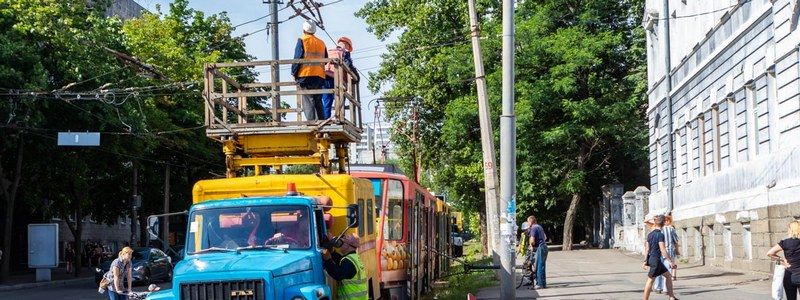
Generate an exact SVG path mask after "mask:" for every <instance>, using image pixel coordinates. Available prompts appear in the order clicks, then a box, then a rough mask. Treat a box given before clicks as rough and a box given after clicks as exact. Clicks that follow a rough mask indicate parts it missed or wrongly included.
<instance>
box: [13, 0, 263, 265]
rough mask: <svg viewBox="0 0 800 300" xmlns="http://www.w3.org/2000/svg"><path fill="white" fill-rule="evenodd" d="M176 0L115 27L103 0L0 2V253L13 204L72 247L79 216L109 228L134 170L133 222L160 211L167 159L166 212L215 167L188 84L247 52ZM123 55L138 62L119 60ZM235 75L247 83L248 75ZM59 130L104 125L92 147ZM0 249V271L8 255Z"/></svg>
mask: <svg viewBox="0 0 800 300" xmlns="http://www.w3.org/2000/svg"><path fill="white" fill-rule="evenodd" d="M187 2H188V1H186V0H178V1H176V2H175V3H174V4H172V5H171V6H170V10H169V12H168V13H165V14H164V13H161V12H160V11H159V12H157V13H155V14H149V13H146V14H145V15H144V16H143V17H142V18H140V19H136V20H131V21H127V22H126V23H124V24H123V22H121V21H120V20H118V19H116V18H106V17H105V16H104V10H105V8H106V7H107V5H108V3H109V2H107V1H93V2H92V3H93V4H92V6H87V2H86V1H85V0H66V1H54V0H45V1H33V0H15V1H5V0H0V41H8V43H0V58H2V61H0V93H2V94H3V95H2V97H0V99H2V100H3V101H0V115H2V116H4V117H3V121H4V122H3V124H4V125H3V126H1V127H0V130H1V131H3V136H4V137H8V138H4V139H2V140H0V188H1V189H0V192H2V193H0V197H2V199H3V200H4V201H3V203H4V204H5V205H4V206H3V207H2V209H3V212H4V216H5V218H4V221H5V222H4V224H3V225H4V226H3V233H4V235H3V246H2V247H3V249H11V248H12V244H11V243H12V234H11V232H12V226H13V225H12V224H13V216H14V213H15V212H18V211H20V210H21V209H25V210H29V211H35V212H37V213H40V214H43V215H45V216H53V217H60V218H61V219H63V220H65V221H66V222H67V227H69V230H70V231H71V232H72V234H73V236H74V237H75V240H76V248H77V249H81V243H80V242H81V237H82V223H83V222H81V221H82V220H83V219H84V217H86V216H91V218H92V219H94V220H97V221H100V222H104V223H109V224H112V223H115V222H116V221H117V219H118V217H120V216H121V215H125V214H127V213H128V212H129V209H130V207H131V206H130V201H129V199H130V195H132V193H133V189H134V187H133V176H132V174H133V173H134V172H135V171H137V172H138V173H139V174H140V176H139V179H138V183H139V184H138V189H139V194H141V195H143V196H144V197H143V198H144V200H145V201H144V203H143V207H142V209H141V219H140V224H144V222H143V221H144V217H145V216H146V215H147V214H151V213H155V212H161V203H162V201H161V199H163V198H164V196H165V195H163V185H164V180H163V174H164V172H165V167H166V166H167V165H170V166H172V167H173V168H172V173H174V174H175V176H172V183H173V188H172V192H171V194H173V195H170V196H172V197H171V198H172V199H179V200H178V201H174V203H176V205H173V206H172V207H173V208H175V209H183V208H185V207H187V206H188V205H189V204H190V203H191V201H190V200H189V199H190V198H191V195H190V191H191V186H192V184H193V183H194V182H195V181H197V180H198V179H202V178H207V177H210V174H209V173H213V172H217V173H221V172H223V170H224V164H223V163H222V161H223V159H222V156H221V153H220V149H219V145H217V144H215V143H213V142H212V141H211V140H210V139H207V138H206V137H205V135H204V132H203V130H202V127H201V125H202V124H203V100H202V98H201V97H200V91H199V88H198V86H199V84H198V83H197V82H198V81H199V79H201V78H202V66H203V64H204V63H206V62H217V61H231V60H248V59H250V57H249V56H248V55H247V54H246V53H245V51H244V45H243V43H242V41H241V40H238V39H235V38H233V36H232V31H233V28H232V26H231V25H230V21H229V20H228V18H227V17H226V16H225V15H224V14H221V15H212V16H204V15H203V14H202V13H201V12H197V11H194V10H192V9H189V8H188V7H187ZM133 56H135V57H137V58H138V60H139V61H140V63H131V61H130V59H120V57H127V58H129V57H133ZM143 64H148V65H150V66H152V68H147V69H149V70H147V69H145V68H143V67H142V65H143ZM152 70H156V72H157V73H158V74H159V75H162V76H155V75H154V73H153V72H152ZM142 75H144V76H142ZM237 76H239V77H240V80H242V81H243V82H247V81H248V80H249V81H252V78H253V73H252V72H251V71H250V70H245V71H243V72H242V73H240V74H237ZM20 90H22V91H23V92H22V93H17V91H20ZM29 91H35V92H29ZM76 92H82V93H81V95H83V97H84V98H77V96H75V95H76ZM6 116H7V118H6ZM69 130H71V131H100V132H103V135H102V141H101V146H100V147H97V148H83V149H75V148H72V149H70V148H64V147H57V146H56V143H55V137H54V136H55V132H57V131H69ZM134 170H135V171H134ZM16 199H26V200H25V201H23V202H22V204H23V206H15V204H17V203H16V201H15V200H16ZM42 203H49V205H48V206H44V207H43V206H42V205H41V204H42ZM143 227H144V226H142V229H143ZM139 231H140V232H141V231H143V230H141V229H140V230H139ZM6 253H7V255H4V257H3V261H2V265H3V268H2V272H1V273H0V274H1V275H2V278H0V279H3V278H5V276H7V274H8V271H9V262H10V258H12V257H14V254H13V253H14V252H12V251H6ZM76 265H77V266H78V267H77V268H75V269H76V271H80V270H81V268H80V267H79V266H80V265H81V260H80V256H78V257H76Z"/></svg>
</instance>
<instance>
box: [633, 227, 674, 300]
mask: <svg viewBox="0 0 800 300" xmlns="http://www.w3.org/2000/svg"><path fill="white" fill-rule="evenodd" d="M653 223H654V226H653V231H651V232H650V234H648V235H647V242H645V244H644V252H645V253H646V254H647V256H646V258H645V261H644V263H642V269H645V270H647V269H648V267H649V268H650V270H649V271H648V272H647V283H645V285H644V299H645V300H647V299H650V291H651V290H652V289H653V282H655V279H656V277H658V276H664V280H665V281H666V282H667V290H666V291H665V292H666V293H667V295H669V298H670V299H677V298H675V294H674V293H673V291H672V277H670V276H669V272H668V270H667V267H665V266H664V264H662V262H661V257H662V256H663V257H664V258H665V259H666V262H669V264H670V266H671V267H672V269H676V268H677V267H678V266H677V265H675V262H674V261H673V260H672V257H670V256H669V253H668V252H667V246H666V244H665V242H664V233H662V232H661V227H663V226H664V215H658V216H655V217H654V218H653Z"/></svg>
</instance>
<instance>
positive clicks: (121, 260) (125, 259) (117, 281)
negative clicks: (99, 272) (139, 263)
mask: <svg viewBox="0 0 800 300" xmlns="http://www.w3.org/2000/svg"><path fill="white" fill-rule="evenodd" d="M132 257H133V249H131V247H125V248H122V250H120V251H119V257H117V258H116V259H114V261H112V262H111V268H110V269H109V270H108V272H106V274H105V275H103V277H104V278H105V279H107V280H108V281H109V285H108V299H109V300H127V299H128V296H127V294H128V293H130V292H132V291H133V268H132V266H131V265H132V263H131V258H132ZM126 280H127V283H128V290H127V292H125V290H123V288H122V287H123V284H124V283H125V281H126Z"/></svg>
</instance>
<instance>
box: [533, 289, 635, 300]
mask: <svg viewBox="0 0 800 300" xmlns="http://www.w3.org/2000/svg"><path fill="white" fill-rule="evenodd" d="M619 293H642V289H635V290H618V291H606V292H587V293H573V294H558V295H552V296H539V297H538V298H555V299H563V298H566V297H575V296H586V299H595V298H592V297H590V296H589V295H605V294H619ZM582 298H583V297H582Z"/></svg>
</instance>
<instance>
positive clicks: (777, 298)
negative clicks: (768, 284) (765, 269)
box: [772, 263, 786, 300]
mask: <svg viewBox="0 0 800 300" xmlns="http://www.w3.org/2000/svg"><path fill="white" fill-rule="evenodd" d="M784 274H786V268H785V267H784V266H783V265H781V264H780V263H778V264H776V265H775V270H774V271H773V272H772V299H774V300H784V299H785V298H784V296H783V276H784Z"/></svg>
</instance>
